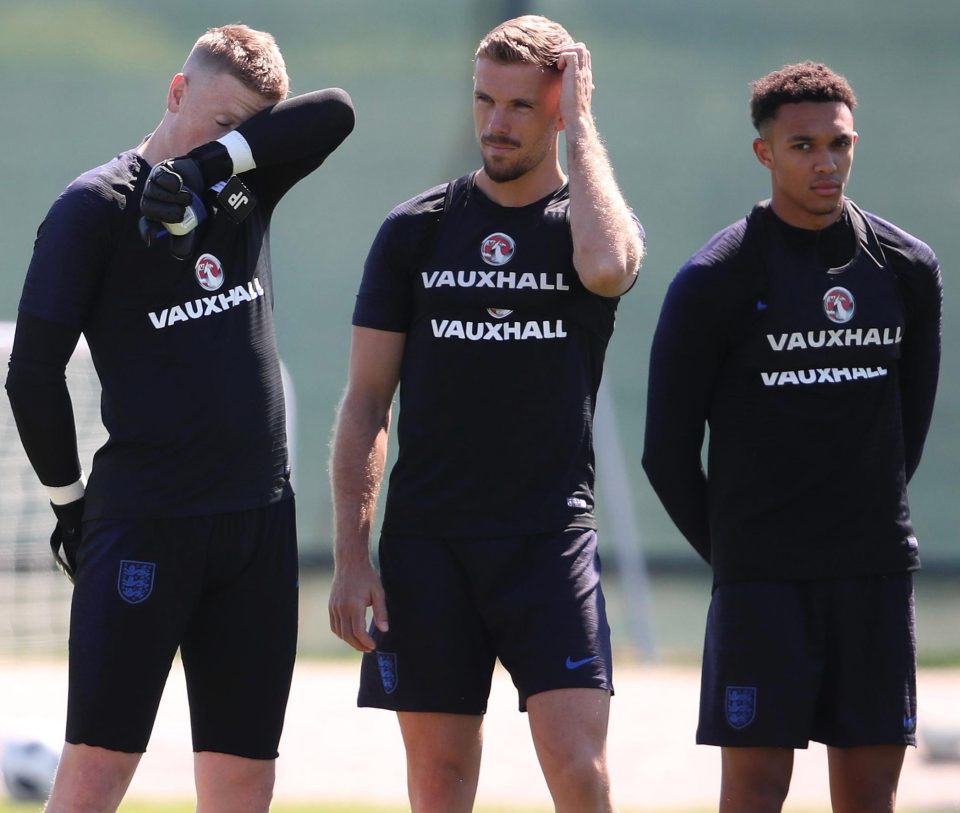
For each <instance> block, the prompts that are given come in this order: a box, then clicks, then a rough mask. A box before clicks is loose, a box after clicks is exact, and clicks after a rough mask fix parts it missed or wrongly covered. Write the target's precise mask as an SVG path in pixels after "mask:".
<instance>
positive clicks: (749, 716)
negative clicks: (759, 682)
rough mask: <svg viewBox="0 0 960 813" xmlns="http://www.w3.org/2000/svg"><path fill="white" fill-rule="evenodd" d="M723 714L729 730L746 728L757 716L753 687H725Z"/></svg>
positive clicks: (755, 696)
mask: <svg viewBox="0 0 960 813" xmlns="http://www.w3.org/2000/svg"><path fill="white" fill-rule="evenodd" d="M724 714H725V716H726V718H727V723H728V724H729V725H730V727H731V728H736V729H741V728H746V727H747V726H748V725H750V723H752V722H753V721H754V719H755V718H756V716H757V689H756V687H755V686H727V696H726V703H725V705H724Z"/></svg>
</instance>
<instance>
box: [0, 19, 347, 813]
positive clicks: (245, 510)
mask: <svg viewBox="0 0 960 813" xmlns="http://www.w3.org/2000/svg"><path fill="white" fill-rule="evenodd" d="M288 89H289V80H288V78H287V73H286V68H285V66H284V62H283V58H282V56H281V54H280V51H279V49H278V48H277V44H276V42H275V41H274V39H273V37H272V36H271V35H270V34H267V33H264V32H260V31H255V30H252V29H250V28H248V27H246V26H243V25H229V26H223V27H221V28H215V29H211V30H210V31H208V32H207V33H206V34H204V35H203V36H202V37H200V39H199V40H198V41H197V43H196V45H195V46H194V48H193V50H192V51H191V53H190V55H189V57H188V58H187V60H186V63H185V64H184V66H183V70H182V71H180V72H178V73H177V74H176V75H175V76H174V77H173V80H172V81H171V83H170V86H169V89H168V91H167V97H166V112H165V114H164V116H163V119H162V120H161V122H160V124H159V125H158V126H157V128H156V130H155V131H154V132H153V133H152V134H150V135H149V136H147V138H145V139H144V141H143V142H142V143H141V144H140V145H139V146H138V147H136V148H135V149H131V150H128V151H126V152H123V153H121V154H120V155H118V156H117V157H116V158H114V159H113V160H112V161H109V162H108V163H106V164H104V165H103V166H100V167H97V168H96V169H93V170H90V171H89V172H87V173H85V174H84V175H81V176H80V177H79V178H77V180H75V181H74V182H73V183H71V184H70V186H69V187H68V188H67V189H66V191H65V192H64V193H63V194H62V195H61V196H60V197H59V198H58V200H57V201H56V202H55V203H54V205H53V207H52V208H51V209H50V211H49V213H48V215H47V217H46V219H45V220H44V222H43V224H42V225H41V227H40V230H39V233H38V236H37V241H36V244H35V247H34V253H33V258H32V260H31V263H30V268H29V270H28V272H27V278H26V283H25V285H24V289H23V296H22V298H21V301H20V312H19V316H18V319H17V331H16V338H15V340H14V347H13V352H12V354H11V360H10V372H9V375H8V378H7V390H8V393H9V396H10V401H11V404H12V406H13V410H14V414H15V416H16V419H17V425H18V428H19V431H20V436H21V439H22V441H23V445H24V448H25V449H26V451H27V454H28V456H29V457H30V460H31V463H32V464H33V466H34V468H35V470H36V472H37V475H38V477H39V479H40V481H41V482H42V483H43V484H44V485H45V486H46V488H47V491H48V494H49V497H50V501H51V504H52V506H53V510H54V512H55V514H56V516H57V527H56V530H55V531H54V534H53V537H52V538H51V546H52V547H53V550H54V554H55V556H56V557H57V559H58V561H59V562H60V563H61V565H62V567H63V568H64V570H65V571H66V572H67V573H68V575H69V576H70V577H71V578H72V579H74V582H75V586H74V593H73V605H72V611H71V617H70V681H69V700H68V708H67V731H66V744H65V745H64V749H63V755H62V757H61V760H60V767H59V770H58V772H57V776H56V781H55V783H54V787H53V791H52V793H51V796H50V799H49V802H48V804H47V810H48V811H49V813H65V812H66V811H83V813H90V812H91V811H96V812H97V813H100V812H101V811H103V812H105V813H109V811H115V810H116V809H117V807H118V806H119V804H120V801H121V799H122V798H123V795H124V793H125V792H126V789H127V787H128V785H129V783H130V781H131V779H132V777H133V774H134V771H135V770H136V767H137V764H138V762H139V760H140V757H141V755H142V753H143V752H144V751H145V750H146V747H147V742H148V740H149V737H150V733H151V730H152V727H153V723H154V719H155V717H156V713H157V707H158V704H159V702H160V696H161V694H162V692H163V687H164V683H165V682H166V678H167V674H168V672H169V670H170V666H171V663H172V661H173V658H174V655H175V654H176V652H177V650H178V649H179V651H180V654H181V657H182V660H183V667H184V672H185V674H186V679H187V689H188V696H189V700H190V713H191V723H192V730H193V749H194V752H195V758H194V765H195V776H196V787H197V799H198V801H197V810H198V811H200V813H218V812H220V811H222V813H263V811H266V810H267V809H268V808H269V804H270V799H271V796H272V793H273V783H274V762H275V759H276V757H277V744H278V742H279V739H280V732H281V729H282V727H283V718H284V712H285V709H286V702H287V696H288V693H289V689H290V679H291V675H292V670H293V661H294V655H295V652H296V638H297V600H298V599H297V595H298V593H297V541H296V528H295V516H294V502H293V492H292V490H291V488H290V472H289V468H288V462H287V447H286V430H285V424H284V404H283V389H282V384H281V379H280V365H279V358H278V355H277V347H276V338H275V335H274V326H273V287H272V276H271V266H270V254H269V248H268V247H269V228H270V221H271V217H272V215H273V211H274V208H275V207H276V205H277V203H278V202H279V201H280V199H281V198H282V197H283V195H284V194H285V193H286V192H287V190H289V189H290V188H291V187H292V186H293V185H294V184H295V183H297V182H298V181H299V180H301V179H302V178H304V177H305V176H306V175H308V174H309V173H310V172H312V171H313V170H314V169H316V168H317V167H318V166H319V165H320V164H321V163H322V162H323V160H324V159H325V158H326V157H327V156H328V155H329V154H330V153H331V152H333V150H335V149H336V148H337V146H338V145H339V144H340V143H341V142H342V141H343V139H344V138H346V137H347V135H348V134H349V133H350V131H351V129H352V128H353V122H354V117H353V107H352V104H351V101H350V97H349V96H348V95H347V94H346V93H344V92H343V91H342V90H338V89H328V90H322V91H316V92H314V93H307V94H304V95H302V96H298V97H295V98H291V99H287V93H288ZM81 333H83V334H84V335H85V337H86V340H87V343H88V344H89V346H90V349H91V352H92V355H93V359H94V362H95V364H96V368H97V372H98V375H99V377H100V381H101V384H102V387H103V398H102V404H103V407H102V416H103V422H104V425H105V427H106V429H107V432H108V435H109V437H108V440H107V442H106V443H105V445H104V446H103V448H101V449H100V450H99V451H98V452H97V455H96V457H95V459H94V464H93V468H92V471H91V473H90V479H89V482H88V483H86V484H85V483H84V478H83V474H82V472H81V470H80V464H79V461H78V456H77V445H76V437H75V428H74V422H73V412H72V409H71V405H70V397H69V394H68V391H67V387H66V382H65V381H64V368H65V366H66V364H67V361H68V359H69V357H70V355H71V353H72V352H73V349H74V347H75V346H76V344H77V341H78V338H79V336H80V334H81Z"/></svg>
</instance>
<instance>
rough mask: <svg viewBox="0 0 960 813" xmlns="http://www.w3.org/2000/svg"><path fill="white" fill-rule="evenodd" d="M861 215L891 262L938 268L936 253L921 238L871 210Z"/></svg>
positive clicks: (931, 269)
mask: <svg viewBox="0 0 960 813" xmlns="http://www.w3.org/2000/svg"><path fill="white" fill-rule="evenodd" d="M863 215H864V217H866V219H867V222H868V223H869V224H870V225H871V227H872V228H873V231H874V233H875V234H876V235H877V240H879V241H880V245H881V246H882V248H883V250H884V252H885V253H887V254H888V255H890V257H889V258H890V259H891V260H892V261H893V262H896V263H897V264H898V265H902V264H903V263H906V264H908V265H910V266H914V267H915V268H917V270H920V271H922V270H923V269H926V270H927V271H933V270H934V269H936V268H939V266H940V262H939V260H937V255H936V254H934V252H933V249H932V248H930V246H928V245H927V244H926V243H924V242H923V240H920V239H919V238H917V237H914V236H913V235H912V234H910V233H909V232H907V231H905V230H903V229H901V228H900V227H899V226H896V225H894V224H893V223H891V222H890V221H888V220H884V219H883V218H882V217H879V216H877V215H875V214H873V213H872V212H863Z"/></svg>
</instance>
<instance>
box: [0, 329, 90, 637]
mask: <svg viewBox="0 0 960 813" xmlns="http://www.w3.org/2000/svg"><path fill="white" fill-rule="evenodd" d="M13 332H14V325H13V323H12V322H0V348H2V358H3V359H4V360H9V358H10V350H11V348H12V347H13ZM3 369H4V370H5V369H6V365H3ZM5 377H6V373H5V372H4V378H5ZM67 383H68V385H69V387H70V399H71V401H72V402H73V411H74V418H75V420H76V424H77V444H78V448H79V452H80V463H81V465H82V466H83V470H84V471H86V472H89V471H90V465H91V462H92V460H93V453H94V452H95V451H96V450H97V449H98V448H99V447H100V446H101V445H102V444H103V442H104V441H105V440H106V431H105V430H104V428H103V424H102V423H101V422H100V383H99V381H98V380H97V374H96V372H95V370H94V369H93V362H92V360H91V358H90V351H89V349H88V348H87V345H86V342H85V341H84V340H83V337H81V338H80V343H79V344H78V345H77V349H76V350H75V351H74V354H73V357H72V358H71V359H70V363H69V364H68V365H67ZM3 400H4V405H3V408H0V483H2V484H3V487H2V488H0V654H2V653H11V652H45V651H56V650H60V651H63V648H64V646H65V642H66V637H67V623H68V620H69V612H70V595H71V587H70V582H69V581H67V579H66V578H64V576H63V574H62V573H60V571H59V570H57V569H56V568H55V567H54V564H53V557H52V556H51V555H50V545H49V540H50V534H51V532H52V531H53V528H54V524H55V522H56V520H55V518H54V516H53V511H51V510H50V503H49V501H48V499H47V494H46V491H45V490H44V488H43V486H42V485H40V481H39V480H38V479H37V475H36V474H35V473H34V471H33V468H32V466H31V465H30V461H29V460H27V455H26V453H25V452H24V451H23V446H22V445H21V444H20V437H19V436H18V434H17V427H16V424H15V423H14V420H13V414H12V413H11V411H10V406H9V402H8V401H7V399H6V398H4V399H3Z"/></svg>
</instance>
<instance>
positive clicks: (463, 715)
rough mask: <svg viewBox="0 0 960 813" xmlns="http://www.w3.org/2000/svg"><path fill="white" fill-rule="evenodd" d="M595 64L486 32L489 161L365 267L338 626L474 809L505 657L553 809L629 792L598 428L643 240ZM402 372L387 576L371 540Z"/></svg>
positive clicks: (337, 470) (409, 220)
mask: <svg viewBox="0 0 960 813" xmlns="http://www.w3.org/2000/svg"><path fill="white" fill-rule="evenodd" d="M590 61H591V56H590V52H589V51H588V50H587V47H586V46H585V45H584V44H583V43H580V42H574V40H573V38H572V37H571V36H570V35H569V34H568V33H567V32H566V31H565V30H564V29H563V27H562V26H560V25H558V24H556V23H554V22H552V21H550V20H547V19H545V18H543V17H536V16H527V17H520V18H517V19H514V20H509V21H508V22H505V23H503V24H502V25H500V26H498V27H497V28H495V29H494V30H493V31H492V32H490V34H489V35H487V37H485V38H484V40H483V41H482V42H481V43H480V46H479V48H478V49H477V52H476V61H475V70H474V91H473V99H474V125H475V130H476V136H477V139H478V141H479V143H480V150H481V154H482V157H483V167H482V169H480V170H478V171H476V172H473V173H470V174H469V175H466V176H464V177H463V178H460V179H458V180H456V181H452V182H450V183H448V184H443V185H440V186H437V187H435V188H433V189H431V190H429V191H427V192H425V193H423V194H421V195H418V196H417V197H415V198H413V199H412V200H410V201H407V202H406V203H403V204H401V205H400V206H398V207H397V208H396V209H395V210H394V211H393V212H392V213H391V214H390V216H389V217H388V218H387V220H386V221H385V222H384V224H383V226H382V227H381V229H380V232H379V234H378V235H377V238H376V240H375V242H374V244H373V247H372V248H371V250H370V253H369V256H368V258H367V262H366V266H365V268H364V274H363V280H362V282H361V284H360V293H359V296H358V299H357V305H356V309H355V311H354V317H353V324H354V331H353V346H352V351H351V359H350V372H349V380H348V383H347V389H346V393H345V395H344V398H343V403H342V405H341V408H340V413H339V416H338V420H337V426H336V430H335V437H334V448H333V458H332V463H331V470H332V479H333V488H334V501H335V508H336V531H335V557H336V572H335V577H334V583H333V587H332V593H331V598H330V621H331V627H332V629H333V631H334V632H335V633H336V634H337V635H339V636H340V637H341V638H343V640H344V641H346V642H347V643H349V644H350V645H351V646H353V647H355V648H356V649H358V650H360V651H362V652H364V653H365V654H364V657H363V666H362V675H361V689H360V705H363V706H375V707H379V708H386V709H393V710H396V711H397V712H398V713H399V722H400V728H401V732H402V735H403V740H404V744H405V746H406V755H407V776H408V789H409V795H410V803H411V807H412V809H413V811H415V813H431V812H432V813H461V812H465V811H469V810H472V808H473V801H474V796H475V794H476V789H477V781H478V776H479V769H480V754H481V746H482V721H483V714H484V712H485V710H486V703H487V696H488V694H489V690H490V683H491V677H492V674H493V668H494V664H495V662H496V660H497V659H499V660H500V661H501V662H502V663H503V665H504V666H505V667H506V668H507V670H508V671H509V672H510V674H511V676H512V678H513V681H514V683H515V685H516V686H517V689H518V691H519V701H520V708H521V710H522V711H527V712H528V713H529V718H530V728H531V732H532V734H533V741H534V744H535V747H536V751H537V755H538V757H539V759H540V764H541V767H542V769H543V773H544V776H545V777H546V780H547V785H548V786H549V789H550V793H551V794H552V796H553V799H554V803H555V805H556V809H557V810H558V811H568V812H569V813H591V812H593V811H596V812H597V813H601V812H603V811H610V810H612V802H611V798H610V787H609V777H608V772H607V766H606V757H605V743H606V733H607V719H608V714H609V704H610V694H611V693H612V691H613V684H612V665H611V654H610V631H609V628H608V626H607V620H606V613H605V609H604V598H603V592H602V590H601V587H600V565H599V559H598V556H597V537H596V530H595V528H596V522H595V517H594V489H593V470H594V466H593V446H592V441H591V424H592V415H593V408H594V402H595V400H596V396H597V389H598V387H599V384H600V375H601V371H602V368H603V358H604V352H605V350H606V346H607V342H608V340H609V339H610V336H611V334H612V332H613V322H614V314H615V312H616V309H617V303H618V300H619V297H620V296H621V294H623V293H625V292H626V291H627V290H628V289H629V288H630V286H631V285H632V284H633V282H634V280H635V279H636V275H637V270H638V267H639V264H640V259H641V256H642V254H643V241H642V230H641V229H640V226H639V223H638V222H637V221H636V220H635V219H634V218H633V216H632V214H631V212H630V210H629V208H628V207H627V204H626V203H625V201H624V199H623V196H622V195H621V193H620V191H619V189H618V188H617V185H616V183H615V181H614V177H613V172H612V169H611V167H610V163H609V161H608V159H607V156H606V152H605V150H604V148H603V145H602V143H601V141H600V139H599V136H598V135H597V130H596V126H595V124H594V120H593V115H592V112H591V98H592V90H593V77H592V72H591V62H590ZM561 131H563V132H564V133H565V137H566V153H567V167H568V172H569V179H568V178H567V177H566V176H565V175H564V173H563V171H562V169H561V167H560V162H559V134H560V132H561ZM398 383H399V386H400V417H399V424H398V439H399V457H398V459H397V463H396V466H395V467H394V469H393V472H392V474H391V478H390V488H389V491H388V494H387V500H386V514H385V518H384V523H383V529H382V535H381V539H380V568H381V573H382V582H381V576H380V574H378V573H377V570H376V569H375V568H374V566H373V564H372V563H371V559H370V552H369V537H370V532H371V525H372V517H373V515H374V511H375V506H376V500H377V494H378V491H379V487H380V481H381V478H382V475H383V470H384V460H385V450H386V441H387V434H388V431H389V423H390V411H391V401H392V399H393V395H394V391H395V390H396V388H397V385H398ZM368 607H372V609H373V626H372V628H371V630H370V631H369V632H368V631H367V628H366V610H367V608H368Z"/></svg>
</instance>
